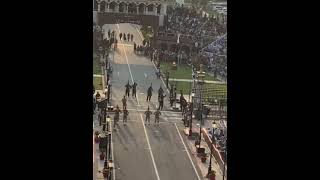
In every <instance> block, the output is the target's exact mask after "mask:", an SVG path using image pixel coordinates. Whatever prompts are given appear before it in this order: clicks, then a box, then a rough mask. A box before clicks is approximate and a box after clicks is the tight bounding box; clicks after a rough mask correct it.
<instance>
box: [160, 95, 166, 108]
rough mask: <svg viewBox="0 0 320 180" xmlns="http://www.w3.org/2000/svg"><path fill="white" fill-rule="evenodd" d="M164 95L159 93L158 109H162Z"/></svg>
mask: <svg viewBox="0 0 320 180" xmlns="http://www.w3.org/2000/svg"><path fill="white" fill-rule="evenodd" d="M165 96H166V95H163V94H161V95H160V97H159V109H160V110H162V109H163V99H164V97H165Z"/></svg>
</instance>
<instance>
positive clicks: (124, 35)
mask: <svg viewBox="0 0 320 180" xmlns="http://www.w3.org/2000/svg"><path fill="white" fill-rule="evenodd" d="M123 40H124V41H126V40H127V36H126V33H123Z"/></svg>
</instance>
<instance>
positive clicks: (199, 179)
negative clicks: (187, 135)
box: [174, 123, 201, 180]
mask: <svg viewBox="0 0 320 180" xmlns="http://www.w3.org/2000/svg"><path fill="white" fill-rule="evenodd" d="M174 125H175V126H176V129H177V131H178V134H179V137H180V139H181V141H182V144H183V146H184V149H187V147H186V144H185V143H184V141H183V138H182V136H181V134H180V132H179V129H178V126H177V124H176V123H174ZM186 152H187V155H188V157H189V160H190V162H191V164H192V167H193V169H194V172H195V173H196V175H197V177H198V180H201V178H200V176H199V174H198V171H197V169H196V167H195V166H194V164H193V161H192V159H191V156H190V154H189V151H186Z"/></svg>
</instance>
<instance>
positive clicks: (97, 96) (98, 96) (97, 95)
mask: <svg viewBox="0 0 320 180" xmlns="http://www.w3.org/2000/svg"><path fill="white" fill-rule="evenodd" d="M100 98H101V95H100V93H99V92H97V94H96V100H98V99H100Z"/></svg>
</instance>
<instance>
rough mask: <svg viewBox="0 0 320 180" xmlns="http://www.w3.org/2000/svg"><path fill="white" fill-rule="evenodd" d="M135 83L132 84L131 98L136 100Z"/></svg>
mask: <svg viewBox="0 0 320 180" xmlns="http://www.w3.org/2000/svg"><path fill="white" fill-rule="evenodd" d="M137 85H138V84H137V83H136V82H134V83H133V85H132V86H131V87H132V97H135V98H136V94H137Z"/></svg>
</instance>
